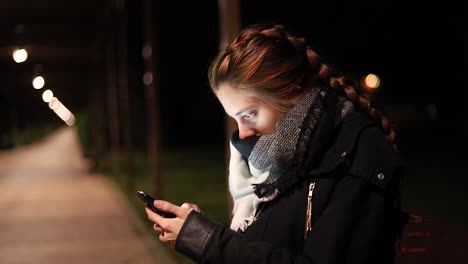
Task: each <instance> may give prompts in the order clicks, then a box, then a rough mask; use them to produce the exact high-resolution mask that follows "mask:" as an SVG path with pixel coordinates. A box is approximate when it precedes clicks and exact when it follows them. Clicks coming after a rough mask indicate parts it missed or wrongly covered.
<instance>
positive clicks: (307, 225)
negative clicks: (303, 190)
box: [304, 182, 315, 239]
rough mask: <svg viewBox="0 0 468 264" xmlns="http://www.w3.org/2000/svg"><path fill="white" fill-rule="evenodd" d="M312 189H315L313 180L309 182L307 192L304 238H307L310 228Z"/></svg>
mask: <svg viewBox="0 0 468 264" xmlns="http://www.w3.org/2000/svg"><path fill="white" fill-rule="evenodd" d="M314 189H315V182H311V183H310V184H309V193H308V194H307V210H306V221H305V231H304V239H306V238H307V235H308V234H309V233H310V231H311V230H312V195H313V194H314Z"/></svg>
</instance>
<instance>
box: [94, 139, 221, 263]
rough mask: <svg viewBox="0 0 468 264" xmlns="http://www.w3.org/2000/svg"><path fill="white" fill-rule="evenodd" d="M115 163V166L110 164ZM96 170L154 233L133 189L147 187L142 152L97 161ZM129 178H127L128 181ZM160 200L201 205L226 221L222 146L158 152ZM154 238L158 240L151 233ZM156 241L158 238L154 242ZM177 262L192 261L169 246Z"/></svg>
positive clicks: (146, 166)
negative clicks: (114, 185) (112, 184)
mask: <svg viewBox="0 0 468 264" xmlns="http://www.w3.org/2000/svg"><path fill="white" fill-rule="evenodd" d="M112 164H115V165H112ZM98 170H99V171H100V172H102V173H104V174H105V175H107V176H109V177H111V178H112V180H114V181H115V182H116V183H117V185H118V186H120V187H121V188H122V190H123V192H124V193H125V196H126V197H127V199H128V201H129V203H130V205H131V207H132V208H134V209H135V213H136V214H137V215H138V217H140V218H141V219H142V220H143V221H144V222H145V223H148V225H146V226H147V227H148V232H152V233H154V231H153V229H152V222H150V221H149V220H148V219H147V217H146V213H145V212H144V210H143V205H142V202H141V201H140V200H139V198H138V197H137V196H136V195H135V191H136V190H139V189H141V190H148V192H149V193H151V192H150V191H149V190H151V188H150V182H151V181H150V179H149V164H148V159H147V158H146V155H145V154H144V153H133V154H114V155H109V156H108V157H107V158H106V159H104V160H102V161H100V163H99V165H98ZM129 179H130V180H129ZM160 187H161V193H162V197H161V198H162V199H165V200H167V201H170V202H172V203H174V204H182V203H183V202H190V203H194V204H197V205H198V206H200V208H202V210H203V211H204V212H205V214H207V215H209V216H210V217H212V218H213V219H215V220H217V221H220V222H224V223H227V222H228V219H229V209H228V199H229V197H228V190H227V182H226V170H225V160H224V150H223V149H200V148H187V149H171V150H165V151H162V153H161V186H160ZM154 234H155V235H154V238H155V240H158V238H157V234H156V233H154ZM157 242H158V243H160V242H159V240H158V241H157ZM168 251H169V252H170V254H173V255H174V257H175V258H176V259H177V260H179V261H180V263H192V262H191V261H189V260H188V259H187V258H186V257H184V256H182V255H180V254H178V253H177V252H175V251H173V250H170V249H168Z"/></svg>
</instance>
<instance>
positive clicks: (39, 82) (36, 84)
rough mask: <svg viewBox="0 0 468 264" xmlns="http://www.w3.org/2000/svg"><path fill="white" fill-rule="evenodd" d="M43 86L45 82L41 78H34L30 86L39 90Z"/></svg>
mask: <svg viewBox="0 0 468 264" xmlns="http://www.w3.org/2000/svg"><path fill="white" fill-rule="evenodd" d="M44 84H45V80H44V78H43V77H42V76H40V75H39V76H36V77H35V78H34V79H33V82H32V85H33V87H34V89H41V88H42V87H44Z"/></svg>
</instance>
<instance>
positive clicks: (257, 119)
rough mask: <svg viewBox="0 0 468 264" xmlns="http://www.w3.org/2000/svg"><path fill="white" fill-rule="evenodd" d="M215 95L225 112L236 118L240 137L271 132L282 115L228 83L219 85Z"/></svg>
mask: <svg viewBox="0 0 468 264" xmlns="http://www.w3.org/2000/svg"><path fill="white" fill-rule="evenodd" d="M216 96H217V97H218V100H219V101H220V102H221V104H222V105H223V108H224V110H225V111H226V113H227V114H228V115H229V116H230V117H232V118H234V120H236V122H237V126H238V127H239V138H241V139H244V138H246V137H249V136H254V135H267V134H273V133H274V132H275V129H276V124H277V123H278V121H279V120H280V119H281V118H282V117H283V115H284V113H282V112H280V111H278V110H277V109H275V108H273V107H271V106H269V105H265V104H262V103H260V102H259V101H258V100H255V98H254V97H252V96H251V95H249V94H247V93H245V92H243V91H242V90H239V89H235V88H233V87H231V86H230V85H228V84H222V85H220V87H219V89H218V90H217V92H216Z"/></svg>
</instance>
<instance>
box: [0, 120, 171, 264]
mask: <svg viewBox="0 0 468 264" xmlns="http://www.w3.org/2000/svg"><path fill="white" fill-rule="evenodd" d="M87 168H88V163H87V161H86V160H84V159H83V158H82V156H81V151H80V146H79V144H78V143H77V134H76V131H75V129H74V128H68V127H67V128H63V129H61V130H59V131H57V132H56V133H54V134H52V135H51V136H49V137H48V138H46V139H45V140H43V141H42V142H40V143H38V144H35V145H31V146H27V147H22V148H17V149H14V150H11V151H8V152H0V213H1V217H0V263H2V264H20V263H21V264H29V263H31V264H32V263H34V264H56V263H57V264H58V263H60V264H62V263H67V264H74V263H77V264H78V263H79V264H85V263H86V264H88V263H99V264H108V263H109V264H120V263H125V264H134V263H135V264H143V263H145V264H146V263H148V264H150V263H151V264H154V263H158V264H172V263H176V261H175V260H174V259H173V256H172V257H171V256H170V255H169V254H168V252H167V250H166V249H164V248H163V247H164V245H163V244H162V243H159V241H156V240H155V239H154V238H153V237H151V236H153V234H151V233H150V232H148V231H147V229H144V226H143V225H144V224H146V223H143V221H141V220H140V219H137V217H136V215H135V214H134V212H133V211H132V209H131V208H130V207H129V205H128V204H127V202H126V200H125V198H124V196H123V194H122V193H121V192H120V190H119V189H118V188H117V186H115V185H114V184H113V183H112V182H110V181H109V180H108V179H107V178H105V177H103V176H101V175H90V174H88V173H87V171H88V170H87Z"/></svg>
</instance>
